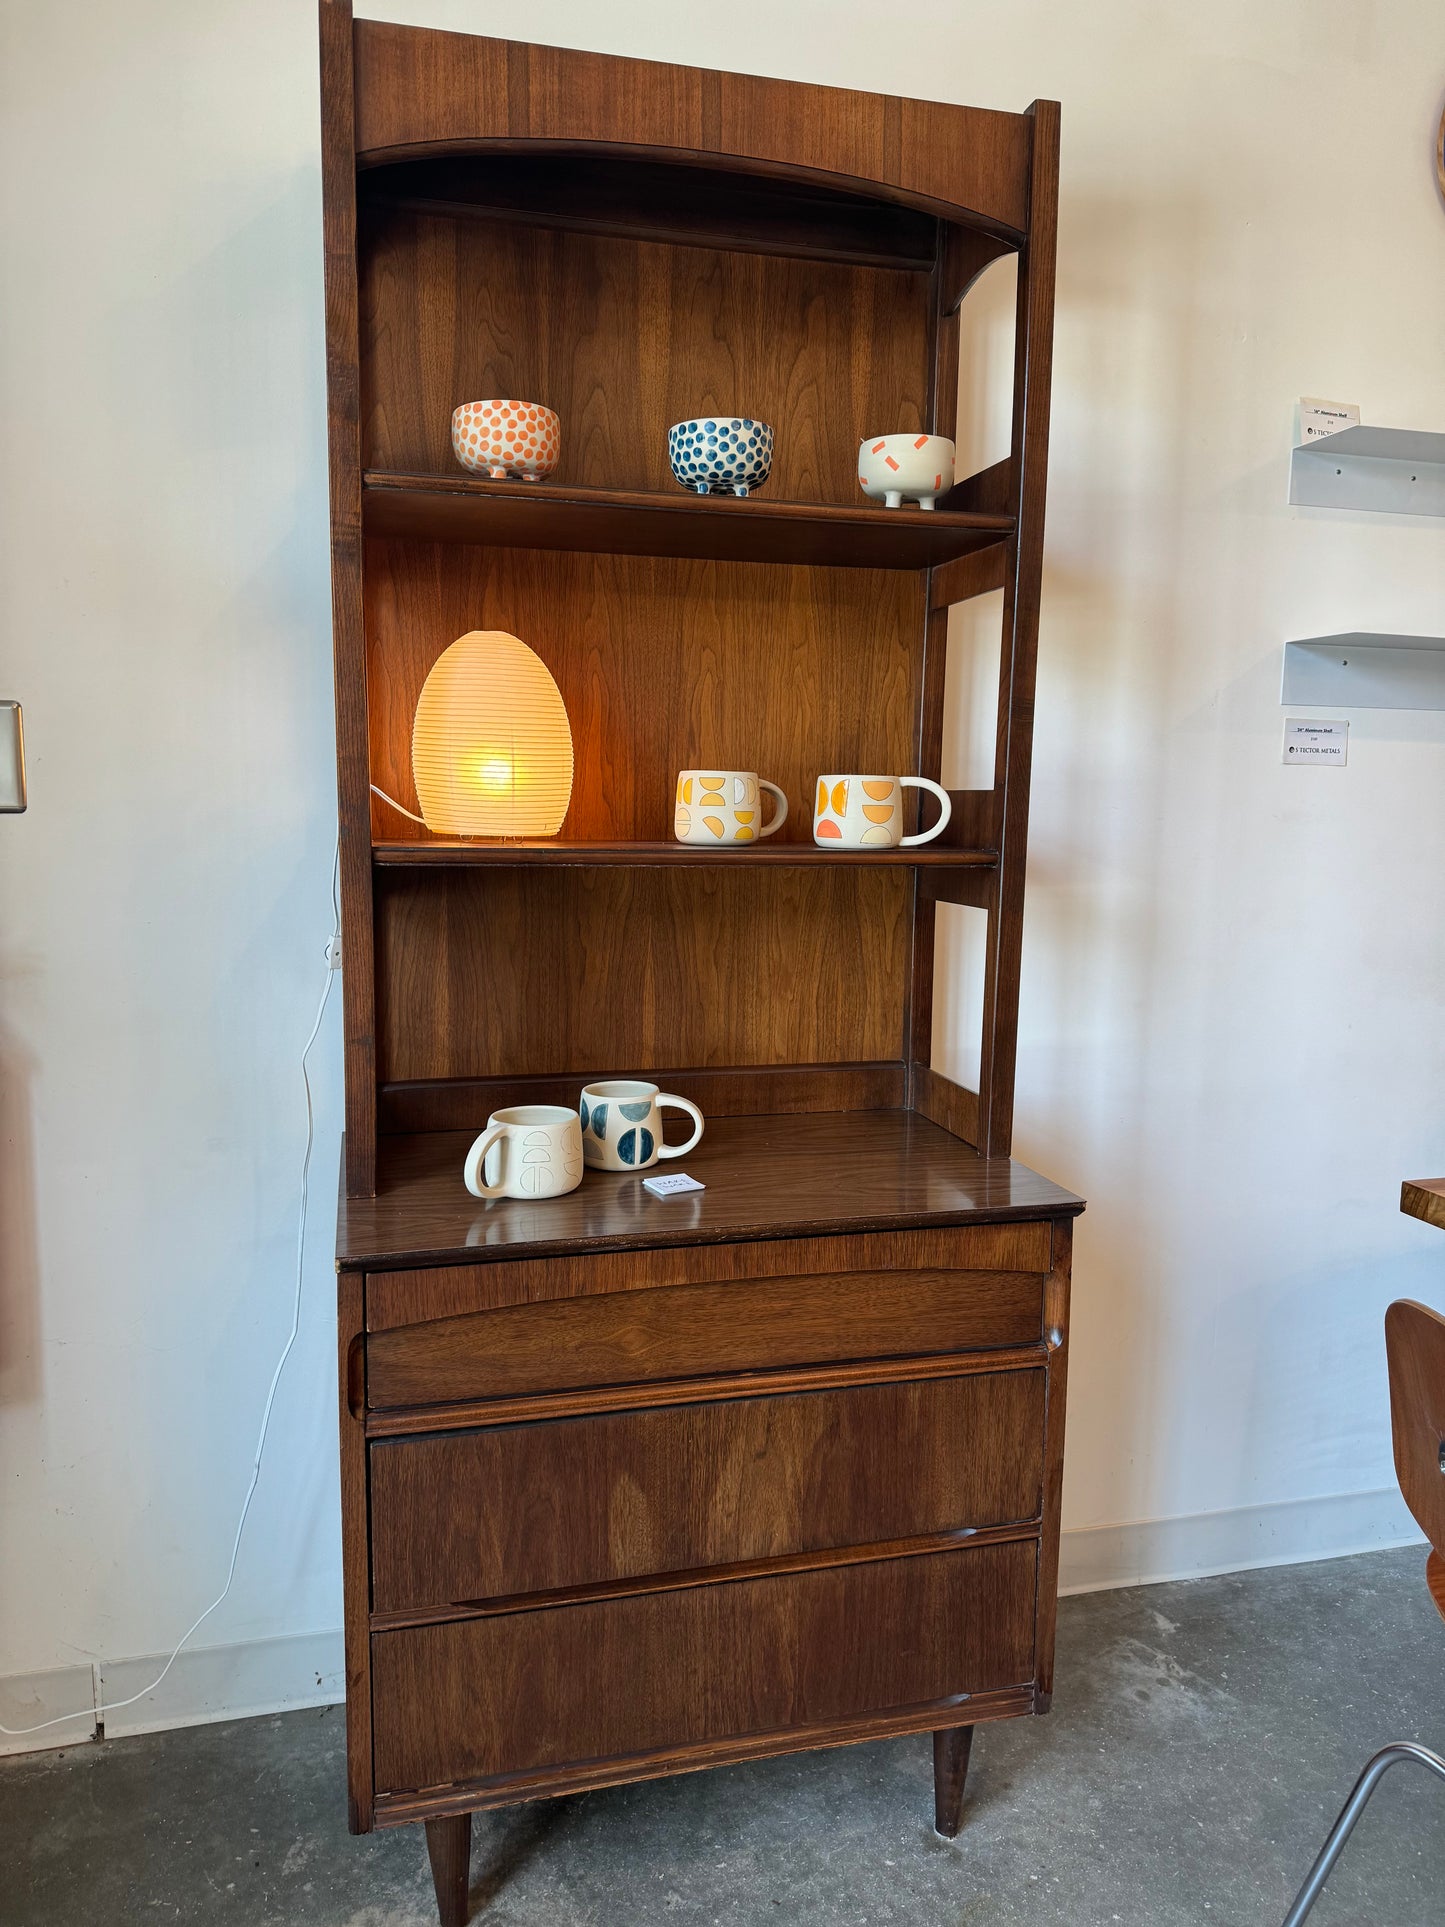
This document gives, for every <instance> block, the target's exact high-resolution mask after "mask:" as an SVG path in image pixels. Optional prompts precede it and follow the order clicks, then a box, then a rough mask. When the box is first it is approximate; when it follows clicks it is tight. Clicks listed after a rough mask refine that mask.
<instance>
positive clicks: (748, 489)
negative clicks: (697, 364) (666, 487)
mask: <svg viewBox="0 0 1445 1927" xmlns="http://www.w3.org/2000/svg"><path fill="white" fill-rule="evenodd" d="M667 459H668V461H669V462H670V463H671V464H672V472H673V474H674V475H675V476H676V477H677V479H678V481H679V482H680V483H681V484H682V486H683V487H684V488H690V489H693V490H695V491H696V493H697V494H699V495H749V494H751V493H752V491H753V490H754V489H755V488H761V487H762V485H763V483H764V482H765V481H767V479H768V475H769V473H770V471H771V469H772V466H773V431H772V429H771V428H769V426H768V424H767V423H766V422H755V421H749V420H747V419H746V417H744V416H740V415H707V416H700V417H699V418H698V420H696V421H691V422H677V423H675V424H674V426H673V427H671V428H669V429H668V431H667Z"/></svg>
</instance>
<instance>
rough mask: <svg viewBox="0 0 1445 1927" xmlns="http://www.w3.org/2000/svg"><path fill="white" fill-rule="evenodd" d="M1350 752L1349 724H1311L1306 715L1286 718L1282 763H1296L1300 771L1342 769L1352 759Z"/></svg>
mask: <svg viewBox="0 0 1445 1927" xmlns="http://www.w3.org/2000/svg"><path fill="white" fill-rule="evenodd" d="M1349 752H1350V726H1349V724H1348V723H1322V722H1311V721H1310V720H1309V719H1308V718H1307V717H1303V716H1290V717H1288V718H1286V720H1285V726H1284V752H1283V754H1282V755H1281V757H1280V761H1281V762H1282V763H1293V764H1294V766H1295V768H1296V769H1320V768H1334V769H1342V768H1343V767H1344V765H1345V764H1346V763H1347V762H1348V761H1349V759H1350V757H1349Z"/></svg>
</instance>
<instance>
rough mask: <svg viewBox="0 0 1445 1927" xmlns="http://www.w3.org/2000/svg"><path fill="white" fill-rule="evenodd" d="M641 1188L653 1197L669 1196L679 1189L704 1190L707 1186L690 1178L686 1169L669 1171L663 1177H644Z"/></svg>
mask: <svg viewBox="0 0 1445 1927" xmlns="http://www.w3.org/2000/svg"><path fill="white" fill-rule="evenodd" d="M642 1188H643V1190H644V1191H650V1192H651V1193H652V1195H653V1197H655V1198H671V1197H673V1196H675V1195H676V1193H677V1192H679V1191H706V1189H707V1186H706V1185H705V1184H700V1183H699V1182H698V1180H697V1179H696V1178H690V1177H689V1176H688V1175H687V1173H686V1171H669V1172H668V1174H667V1176H666V1177H664V1178H644V1179H643V1180H642Z"/></svg>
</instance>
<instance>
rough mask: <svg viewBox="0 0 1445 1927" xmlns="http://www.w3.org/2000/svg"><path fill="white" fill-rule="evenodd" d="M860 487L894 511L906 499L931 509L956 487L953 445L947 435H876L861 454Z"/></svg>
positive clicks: (865, 445) (863, 447) (866, 493)
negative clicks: (907, 497) (954, 481)
mask: <svg viewBox="0 0 1445 1927" xmlns="http://www.w3.org/2000/svg"><path fill="white" fill-rule="evenodd" d="M858 485H859V487H860V488H861V489H862V491H863V493H864V494H865V495H871V496H872V498H873V500H874V501H875V502H879V501H881V502H883V503H885V504H886V505H887V506H888V507H889V508H891V509H896V508H900V507H901V506H902V503H903V498H904V496H905V495H911V496H913V497H914V498H915V499H916V501H917V503H918V506H919V507H920V508H921V509H931V508H932V507H933V506H934V504H935V503H936V502H937V500H938V498H939V496H940V495H946V494H947V493H948V491H949V490H950V489H951V488H952V487H953V443H952V442H951V441H949V439H948V437H947V436H946V435H874V436H873V437H872V438H871V439H870V440H868V441H866V442H864V443H863V444H862V446H861V447H860V448H859V450H858Z"/></svg>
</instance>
